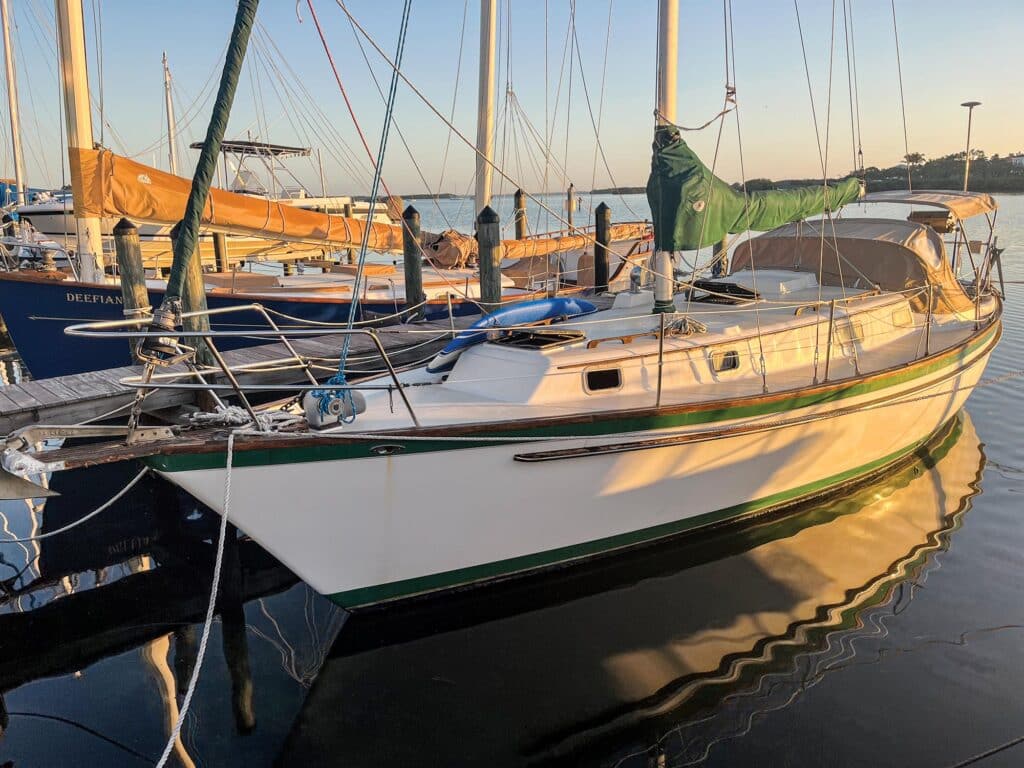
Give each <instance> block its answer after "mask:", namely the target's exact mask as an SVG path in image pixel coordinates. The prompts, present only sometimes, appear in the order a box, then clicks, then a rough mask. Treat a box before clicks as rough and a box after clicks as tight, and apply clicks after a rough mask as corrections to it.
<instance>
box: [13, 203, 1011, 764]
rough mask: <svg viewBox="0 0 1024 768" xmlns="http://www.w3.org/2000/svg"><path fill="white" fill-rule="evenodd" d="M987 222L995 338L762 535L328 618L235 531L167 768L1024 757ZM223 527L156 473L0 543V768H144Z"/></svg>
mask: <svg viewBox="0 0 1024 768" xmlns="http://www.w3.org/2000/svg"><path fill="white" fill-rule="evenodd" d="M998 200H999V204H1000V207H1001V210H1000V213H999V224H1000V226H999V231H1000V245H1002V246H1005V247H1006V252H1005V254H1004V257H1003V261H1004V264H1005V277H1006V280H1007V281H1009V284H1008V285H1007V301H1006V312H1005V334H1004V337H1003V340H1002V342H1001V345H1000V346H999V348H998V349H997V350H996V352H995V354H994V355H993V357H992V360H991V363H990V365H989V368H988V370H987V371H986V374H985V379H984V380H983V385H982V386H980V387H979V388H977V390H976V391H975V392H974V393H973V395H972V397H971V399H970V401H969V403H968V406H967V408H966V410H965V411H964V412H962V413H961V414H959V415H958V416H957V417H956V418H955V419H954V420H953V421H951V422H950V424H949V425H948V426H947V427H946V428H945V429H944V430H943V431H942V432H941V433H940V434H939V435H937V436H936V438H935V439H934V440H933V441H932V442H931V444H930V445H929V446H928V448H927V450H921V451H919V453H918V454H917V455H915V456H914V457H913V459H912V460H910V461H908V462H906V463H904V464H903V465H901V466H899V467H897V468H894V469H892V470H891V471H889V472H887V473H886V474H885V475H884V476H883V477H880V478H876V479H874V480H872V481H871V482H869V483H865V484H861V485H859V486H857V487H854V488H850V489H847V490H846V491H844V492H843V493H842V494H841V495H837V496H834V497H832V498H830V499H828V500H826V501H821V502H816V503H814V504H811V505H805V506H803V507H801V508H799V509H797V510H792V511H790V512H788V513H786V514H783V515H779V516H776V517H773V518H770V519H760V520H757V521H753V522H751V523H749V524H746V525H743V526H739V527H732V528H729V529H724V530H720V531H717V532H714V533H711V534H704V535H700V536H691V537H688V538H684V539H681V540H677V541H671V542H664V543H661V544H659V545H657V546H652V547H648V548H644V549H641V550H639V551H636V552H634V553H631V554H629V555H627V556H622V557H617V558H613V559H605V560H600V561H596V562H592V563H589V564H587V565H584V566H580V567H576V568H572V569H568V570H563V571H559V572H555V573H552V574H547V575H544V576H542V577H536V578H533V579H530V580H525V581H520V582H514V583H512V584H509V585H506V586H502V587H496V588H491V589H487V590H483V591H476V592H470V593H467V594H463V595H456V596H450V597H447V598H443V599H440V600H433V601H431V602H429V603H424V604H421V605H412V606H407V607H405V608H402V609H400V610H389V611H377V612H372V613H366V614H356V615H348V614H346V613H345V612H344V611H343V610H341V609H339V608H337V607H335V606H333V605H332V604H331V603H329V602H328V601H327V600H326V599H325V598H322V597H320V596H319V595H317V594H315V593H314V592H313V591H312V590H311V589H309V588H308V587H306V586H305V585H304V584H302V583H300V582H298V581H297V580H296V579H295V577H294V576H293V575H292V574H291V573H290V572H289V571H288V570H287V569H285V568H284V567H283V566H281V565H280V564H279V563H278V562H277V561H275V560H274V559H273V558H272V557H271V556H270V555H269V554H267V553H266V552H265V551H263V550H262V549H261V548H260V547H258V546H257V545H256V544H255V543H253V542H252V541H250V540H248V539H246V538H245V537H244V536H240V537H238V538H237V539H233V540H232V542H231V545H230V546H229V547H228V548H227V550H226V552H225V564H224V576H223V584H222V589H221V591H220V594H219V597H218V603H217V617H216V619H215V625H214V626H213V629H212V632H211V635H210V642H209V645H208V647H207V649H206V653H205V661H204V662H203V665H202V668H201V672H200V677H199V685H198V688H197V691H196V697H195V699H194V700H193V701H192V703H191V708H190V710H189V715H188V718H187V719H186V722H185V728H184V729H183V731H182V734H181V739H180V743H179V744H178V745H177V748H176V750H175V752H174V755H173V758H172V761H171V762H172V764H173V763H175V762H176V764H178V765H182V766H193V765H194V766H201V765H206V766H220V765H245V766H262V765H285V766H293V765H294V766H315V765H343V766H382V765H401V766H411V765H431V766H433V765H437V766H462V765H466V766H470V765H473V766H476V765H488V766H506V765H508V766H512V765H545V764H583V765H596V766H623V767H629V768H632V767H633V766H637V767H646V766H649V765H651V766H656V765H667V766H690V765H708V766H735V765H808V766H826V765H827V766H862V765H903V766H960V765H968V764H970V765H984V766H1003V765H1005V766H1010V765H1021V764H1024V700H1022V698H1021V696H1020V693H1019V692H1020V691H1021V690H1022V689H1024V600H1022V599H1021V593H1020V584H1021V582H1022V578H1024V524H1022V520H1021V514H1022V504H1021V498H1022V496H1021V494H1022V492H1024V446H1022V441H1021V437H1022V433H1024V409H1022V408H1021V407H1020V398H1021V394H1022V392H1024V377H1019V376H1018V375H1017V374H1019V373H1020V372H1021V369H1022V368H1024V365H1022V363H1021V360H1022V359H1024V355H1022V352H1024V307H1022V302H1024V290H1022V287H1024V286H1021V285H1019V284H1017V283H1015V282H1013V281H1024V197H1019V196H1011V195H1002V196H999V198H998ZM594 202H597V201H594ZM608 202H609V204H612V205H613V208H615V206H616V205H618V207H619V208H622V209H623V210H622V211H621V214H619V215H620V216H621V217H622V218H625V217H626V216H627V211H626V210H625V208H624V206H625V205H626V204H628V205H629V207H631V208H633V209H635V210H637V211H638V212H640V213H641V214H643V213H645V212H646V203H645V201H644V200H643V198H642V197H638V196H629V197H628V198H627V199H626V200H615V201H613V200H609V201H608ZM442 204H443V205H445V206H446V207H447V209H446V214H447V218H448V219H458V218H459V216H460V213H461V212H460V211H459V206H460V205H464V204H463V203H460V201H443V203H442ZM464 207H465V206H464ZM422 208H423V212H424V228H425V229H428V228H430V227H431V226H434V225H435V224H440V223H441V217H440V216H436V218H437V219H438V221H437V222H433V221H432V220H431V213H430V212H429V211H428V206H427V205H423V206H422ZM856 208H857V206H851V207H850V210H848V212H847V215H864V212H863V211H857V210H855V209H856ZM876 213H877V209H876V211H875V212H873V215H876ZM461 215H465V214H461ZM463 225H464V226H468V225H467V224H465V222H463ZM14 375H16V372H15V374H14ZM453 469H454V468H453ZM137 471H138V468H137V467H133V466H124V467H120V466H115V467H107V468H101V469H99V470H88V471H77V472H68V473H62V474H61V475H60V476H58V477H55V478H54V479H53V481H52V482H53V487H54V488H55V489H56V490H59V491H61V493H62V495H61V496H59V497H56V498H51V499H49V500H47V501H45V503H44V502H42V501H38V502H36V503H35V504H30V503H26V502H4V503H3V504H2V505H0V513H2V518H0V536H2V537H4V538H11V537H24V536H27V535H30V534H33V535H34V534H39V533H46V532H49V531H54V530H57V529H59V528H61V527H62V526H64V525H67V524H68V523H70V522H73V521H75V520H77V519H78V518H80V517H81V516H82V515H83V514H86V513H87V512H89V511H91V510H93V509H95V508H96V507H97V506H99V505H100V504H102V503H103V502H104V501H106V500H107V499H108V498H109V497H110V496H111V495H113V494H114V493H115V492H116V491H117V490H118V489H120V488H122V487H123V486H124V485H125V484H126V483H127V482H128V481H129V480H131V478H132V477H133V476H134V475H135V474H136V473H137ZM454 482H456V480H455V479H454V478H453V483H454ZM342 493H343V492H342V491H341V489H339V504H340V505H341V506H342V510H341V513H343V498H342V495H341V494H342ZM453 503H471V502H469V501H465V500H463V501H458V502H453ZM679 504H680V505H685V504H686V499H685V498H680V499H679ZM281 514H282V515H299V514H302V510H298V509H283V510H281ZM218 523H219V520H218V518H217V517H216V516H215V515H213V514H212V513H210V512H208V511H206V510H204V509H202V508H200V507H199V506H198V505H197V503H196V502H194V501H193V500H191V499H190V498H189V497H187V496H185V495H183V494H181V493H180V492H178V491H176V490H175V489H173V488H172V487H171V486H170V485H167V484H165V483H163V482H162V481H160V480H158V479H156V478H152V477H147V478H145V479H143V480H142V481H141V482H140V483H139V484H138V485H136V486H135V487H133V488H132V490H131V491H130V492H129V493H128V494H127V495H126V496H125V497H124V498H123V499H121V500H120V501H119V502H118V503H117V504H115V505H114V506H112V507H111V508H110V509H109V510H107V511H106V512H104V513H102V514H101V515H99V516H97V517H96V518H94V519H93V520H91V521H89V522H88V523H86V524H84V525H82V526H81V527H79V528H76V529H75V530H74V531H73V532H71V533H69V534H67V535H59V536H54V537H51V538H46V539H43V540H40V541H37V542H33V543H25V544H11V543H7V544H3V545H0V764H2V765H5V766H62V765H106V766H122V765H123V766H138V765H147V764H149V765H152V764H154V763H155V762H156V760H157V759H158V757H159V755H160V753H161V750H162V749H163V746H164V744H165V742H166V739H167V738H168V735H169V733H170V730H171V728H172V726H173V724H174V722H175V719H176V718H177V715H178V711H179V707H180V706H181V705H182V695H183V692H184V690H185V688H186V686H187V682H188V679H189V677H190V676H191V674H192V671H193V669H194V667H195V665H196V663H197V659H198V658H199V655H200V647H199V646H200V637H201V633H202V620H203V616H204V614H205V611H206V608H207V604H208V600H209V587H210V577H211V570H212V564H213V558H214V554H215V553H214V542H215V541H216V536H217V525H218Z"/></svg>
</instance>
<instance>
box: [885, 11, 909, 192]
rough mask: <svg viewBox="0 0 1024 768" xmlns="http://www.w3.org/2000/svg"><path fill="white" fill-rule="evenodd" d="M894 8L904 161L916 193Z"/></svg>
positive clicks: (894, 18)
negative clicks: (912, 173) (912, 174)
mask: <svg viewBox="0 0 1024 768" xmlns="http://www.w3.org/2000/svg"><path fill="white" fill-rule="evenodd" d="M890 5H891V6H892V35H893V38H894V39H895V40H896V74H897V77H898V80H899V84H900V113H901V114H902V115H903V151H904V152H905V153H906V155H905V156H904V158H903V159H904V160H905V161H906V164H907V191H908V192H913V191H914V180H913V178H912V177H911V165H910V159H909V158H910V138H909V134H908V132H907V103H906V100H905V99H904V97H903V64H902V62H901V61H900V33H899V30H898V29H897V27H896V0H890Z"/></svg>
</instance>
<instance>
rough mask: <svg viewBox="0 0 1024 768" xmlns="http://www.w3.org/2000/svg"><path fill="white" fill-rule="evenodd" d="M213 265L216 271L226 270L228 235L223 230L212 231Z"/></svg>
mask: <svg viewBox="0 0 1024 768" xmlns="http://www.w3.org/2000/svg"><path fill="white" fill-rule="evenodd" d="M213 266H214V269H216V270H217V271H218V272H227V271H228V236H227V235H225V234H224V233H223V232H214V233H213Z"/></svg>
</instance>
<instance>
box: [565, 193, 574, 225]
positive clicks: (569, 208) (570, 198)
mask: <svg viewBox="0 0 1024 768" xmlns="http://www.w3.org/2000/svg"><path fill="white" fill-rule="evenodd" d="M575 210H576V185H575V184H570V185H569V190H568V191H567V192H566V193H565V220H566V222H568V224H569V229H572V214H573V211H575Z"/></svg>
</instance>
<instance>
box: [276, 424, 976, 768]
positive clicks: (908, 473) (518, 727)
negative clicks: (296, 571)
mask: <svg viewBox="0 0 1024 768" xmlns="http://www.w3.org/2000/svg"><path fill="white" fill-rule="evenodd" d="M984 465H985V457H984V453H983V451H982V449H981V445H980V442H979V439H978V435H977V434H976V433H975V431H974V428H973V426H972V424H971V421H970V418H969V416H968V415H967V414H966V413H964V414H962V415H961V417H960V418H959V419H954V420H953V422H951V424H950V425H949V427H948V428H947V429H945V430H943V433H942V434H940V435H939V436H937V438H936V440H935V441H934V442H933V443H932V445H930V446H929V447H928V449H927V450H926V451H924V450H923V451H921V452H920V453H919V454H918V456H916V457H915V458H914V459H913V460H912V461H911V462H910V463H909V464H907V465H906V466H904V467H901V468H900V469H898V470H895V471H894V472H892V473H891V474H890V475H889V476H887V477H886V478H885V479H884V480H879V481H878V482H874V483H871V484H869V485H865V486H863V487H860V488H857V489H855V490H851V491H850V492H849V493H843V494H840V495H839V496H837V497H836V498H835V499H830V500H829V501H828V502H823V503H817V504H813V505H809V506H808V507H807V508H806V509H805V510H804V511H802V512H800V513H796V514H793V515H789V516H787V517H785V518H784V519H781V520H770V521H760V522H758V523H757V524H753V525H750V526H748V527H747V528H746V529H745V530H744V535H742V536H738V535H732V532H730V531H720V532H719V533H718V534H717V535H709V536H702V537H699V539H697V540H689V541H681V542H672V543H666V544H665V545H662V546H657V547H649V548H647V549H646V550H645V551H644V552H643V553H638V554H637V555H635V556H633V557H630V558H623V559H620V560H619V561H617V562H616V563H615V564H608V563H594V564H592V565H591V566H590V567H581V568H578V569H575V571H574V572H573V573H572V574H571V575H570V574H566V573H564V572H560V573H557V574H553V575H551V576H548V577H539V578H536V579H531V580H524V581H522V582H519V583H516V584H509V585H507V586H506V587H504V588H496V589H494V590H489V591H488V592H487V593H486V594H481V593H465V594H461V595H458V596H454V597H452V598H451V599H449V600H446V601H443V602H441V601H435V602H433V603H431V604H429V605H428V604H423V605H415V606H413V605H410V606H406V607H405V609H403V610H395V611H386V612H383V611H371V612H366V613H363V614H356V615H355V616H353V617H351V618H350V619H349V620H348V621H347V622H346V624H345V626H344V628H343V629H342V631H341V634H340V635H339V637H338V639H337V641H336V642H335V644H334V647H333V648H332V649H331V654H330V657H329V658H328V661H327V663H326V664H325V665H324V668H323V669H322V670H321V672H320V674H319V676H318V677H317V681H316V685H314V686H313V689H312V690H311V691H310V694H309V697H308V698H307V699H306V701H305V703H304V705H303V710H302V713H301V714H300V715H299V717H297V718H296V720H295V723H294V725H293V727H292V731H291V733H290V735H289V737H288V740H287V741H286V743H285V746H284V748H283V750H282V752H281V754H280V755H279V757H278V758H277V762H278V763H279V764H280V765H282V766H300V765H301V766H305V765H315V764H317V763H318V759H319V758H320V757H321V756H323V755H331V756H332V757H333V758H334V759H335V760H337V761H339V762H346V763H350V764H361V763H366V762H372V761H381V760H384V761H386V762H393V763H402V764H414V763H416V762H417V760H418V756H421V755H423V754H429V755H430V758H431V759H432V761H433V762H434V763H435V764H439V765H479V764H481V763H484V762H493V760H494V757H495V756H497V755H500V756H503V757H506V758H507V760H508V761H511V760H512V759H513V756H515V758H518V760H519V761H520V762H522V763H528V764H534V765H546V764H551V763H558V762H561V763H572V764H575V765H581V764H587V765H614V764H615V758H614V757H612V756H613V755H615V756H619V755H622V754H626V753H631V752H636V753H637V755H638V757H637V760H636V761H635V762H633V763H629V762H627V763H625V764H626V765H638V766H639V765H648V764H649V763H648V761H647V759H646V758H647V756H648V755H645V754H644V753H647V752H648V747H649V746H650V745H651V744H652V743H653V742H655V741H656V736H654V735H652V734H672V736H664V739H663V741H664V746H665V748H666V751H667V752H668V755H667V757H668V758H669V760H668V763H669V764H677V765H678V764H682V763H683V762H684V758H685V759H693V758H695V757H696V756H699V755H700V754H701V751H702V750H703V749H704V748H705V747H706V746H708V744H707V740H708V739H709V738H710V737H711V736H720V737H725V736H729V735H736V736H738V735H740V733H742V732H744V729H746V728H748V727H749V726H750V723H751V720H752V719H753V718H754V717H755V716H756V715H757V714H759V713H768V712H771V711H772V710H773V709H774V708H777V707H780V706H783V704H784V703H787V702H788V701H789V700H790V697H793V696H797V695H799V689H800V688H802V687H806V686H807V685H808V683H807V681H808V679H815V678H816V677H817V675H812V674H810V673H809V671H808V670H813V671H814V672H820V673H821V674H825V673H826V672H827V670H828V666H829V664H830V663H835V661H836V656H837V655H839V654H842V653H846V652H849V649H850V648H851V646H852V644H853V643H852V642H851V641H854V642H857V641H856V640H855V638H860V641H859V642H870V640H869V638H870V637H871V635H872V634H874V633H881V632H884V631H885V626H884V622H885V621H886V618H885V617H880V616H879V614H880V613H882V612H885V613H888V612H889V611H891V610H892V608H893V603H897V602H899V601H900V599H901V597H902V596H903V595H904V591H903V590H902V589H900V588H899V585H901V584H903V583H904V582H906V581H908V580H910V581H913V582H921V581H924V579H925V578H926V577H927V572H928V571H929V570H934V569H935V568H937V567H939V562H938V559H939V558H940V557H941V556H942V553H943V552H945V551H947V550H948V548H950V547H952V548H953V549H955V548H956V542H955V536H956V531H957V530H958V529H959V528H960V527H961V525H963V524H964V520H965V518H966V516H967V515H968V514H969V510H970V508H971V503H972V497H973V496H975V494H976V493H977V481H978V479H979V478H980V477H981V472H982V470H983V469H984ZM709 589H713V591H714V594H713V599H709V598H708V591H709ZM878 619H880V621H879V620H878ZM865 636H867V637H865ZM858 650H860V651H861V652H862V653H863V652H864V649H863V647H861V648H859V649H858ZM837 666H838V667H839V668H843V667H842V665H837ZM509 681H515V684H514V685H510V684H509ZM424 691H428V692H429V694H428V695H430V696H435V697H439V698H441V699H443V701H444V706H443V707H436V708H433V709H432V710H431V711H430V712H429V713H427V712H421V711H420V709H421V708H419V702H421V701H422V700H423V696H424ZM482 701H485V702H488V706H487V707H486V708H485V709H483V710H482V711H481V708H480V702H482ZM341 711H344V713H345V716H344V717H339V716H338V713H339V712H341ZM410 711H417V712H418V713H419V714H418V716H417V717H416V718H414V719H413V720H410V719H409V718H408V713H409V712H410ZM442 721H443V722H442ZM442 726H443V727H442ZM399 730H401V733H402V738H400V739H396V738H394V734H395V733H396V732H397V731H399ZM680 735H681V736H682V738H680V737H679V736H680ZM648 754H649V753H648ZM693 761H694V763H697V762H698V761H697V760H696V759H694V760H693Z"/></svg>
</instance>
